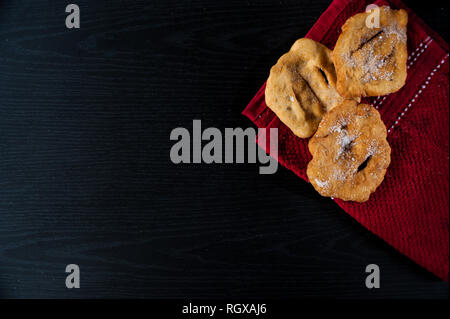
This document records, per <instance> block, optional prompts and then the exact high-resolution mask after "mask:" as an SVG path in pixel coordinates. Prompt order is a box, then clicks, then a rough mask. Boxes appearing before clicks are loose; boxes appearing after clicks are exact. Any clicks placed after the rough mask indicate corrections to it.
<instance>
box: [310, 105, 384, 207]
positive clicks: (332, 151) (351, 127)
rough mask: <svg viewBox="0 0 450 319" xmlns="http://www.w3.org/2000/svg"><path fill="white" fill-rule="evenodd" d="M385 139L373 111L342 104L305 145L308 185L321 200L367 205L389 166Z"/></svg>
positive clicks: (381, 126) (377, 114)
mask: <svg viewBox="0 0 450 319" xmlns="http://www.w3.org/2000/svg"><path fill="white" fill-rule="evenodd" d="M386 135H387V133H386V127H385V126H384V124H383V122H382V120H381V118H380V114H379V113H378V111H377V110H376V109H375V108H373V107H372V106H370V105H367V104H358V103H357V102H356V101H352V100H345V101H344V102H343V103H342V104H341V105H339V106H337V107H335V108H333V109H332V110H331V111H329V112H328V113H327V114H326V115H325V116H324V117H323V119H322V122H321V123H320V125H319V128H318V130H317V132H316V134H314V136H313V137H312V138H311V139H310V141H309V144H308V147H309V151H310V152H311V155H312V160H311V161H310V162H309V164H308V168H307V171H306V173H307V175H308V178H309V180H310V182H311V184H312V185H313V186H314V188H315V189H316V190H317V191H318V192H319V193H320V194H321V195H322V196H328V197H334V198H340V199H342V200H345V201H356V202H365V201H367V200H368V199H369V196H370V194H371V193H373V192H374V191H375V189H376V188H377V187H378V186H379V185H380V184H381V182H382V181H383V178H384V175H385V173H386V169H387V167H388V166H389V164H390V162H391V148H390V147H389V144H388V142H387V140H386Z"/></svg>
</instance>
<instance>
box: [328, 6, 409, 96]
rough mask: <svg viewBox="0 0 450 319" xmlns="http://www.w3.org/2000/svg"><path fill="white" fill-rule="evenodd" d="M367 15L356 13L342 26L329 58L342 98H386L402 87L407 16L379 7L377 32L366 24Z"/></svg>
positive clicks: (405, 56)
mask: <svg viewBox="0 0 450 319" xmlns="http://www.w3.org/2000/svg"><path fill="white" fill-rule="evenodd" d="M370 14H371V13H370V11H369V12H365V13H359V14H357V15H354V16H353V17H351V18H349V19H348V20H347V21H346V22H345V24H344V25H343V26H342V34H341V35H340V36H339V39H338V40H337V42H336V46H335V48H334V51H333V54H332V58H333V62H334V65H335V67H336V74H337V84H336V89H337V91H338V92H339V93H340V94H341V95H342V96H343V97H346V98H351V97H357V96H379V95H386V94H389V93H393V92H396V91H398V90H399V89H400V88H401V87H403V85H404V84H405V80H406V60H407V57H408V53H407V48H406V24H407V23H408V14H407V13H406V11H405V10H403V9H402V10H392V9H390V8H389V7H387V6H384V7H381V8H379V17H380V19H379V22H380V23H379V27H378V28H376V27H371V26H372V24H370V23H369V24H368V22H366V20H367V21H369V22H370V18H371V17H369V15H370ZM368 18H369V19H368ZM367 24H368V25H369V27H368V25H367Z"/></svg>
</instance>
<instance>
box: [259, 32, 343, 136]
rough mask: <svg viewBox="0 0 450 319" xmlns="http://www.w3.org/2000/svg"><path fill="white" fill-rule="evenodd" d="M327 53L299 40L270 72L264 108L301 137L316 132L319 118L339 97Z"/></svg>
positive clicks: (320, 46) (329, 52)
mask: <svg viewBox="0 0 450 319" xmlns="http://www.w3.org/2000/svg"><path fill="white" fill-rule="evenodd" d="M335 85H336V73H335V70H334V66H333V63H332V61H331V51H330V50H329V49H328V48H326V47H325V46H323V45H321V44H320V43H318V42H315V41H313V40H310V39H306V38H303V39H299V40H297V41H296V42H295V43H294V45H293V46H292V48H291V50H290V51H289V52H288V53H286V54H284V55H283V56H282V57H281V58H280V59H279V60H278V62H277V64H276V65H274V66H273V67H272V69H271V70H270V76H269V79H268V80H267V86H266V91H265V97H266V104H267V106H268V107H269V108H270V109H271V110H272V111H273V112H274V113H275V114H276V115H277V116H278V118H279V119H280V120H281V121H282V122H283V123H284V124H286V126H288V127H289V128H290V129H291V130H292V132H293V133H294V134H295V135H297V136H299V137H302V138H307V137H310V136H312V135H313V134H314V132H315V131H316V130H317V127H318V125H319V123H320V120H321V119H322V117H323V115H324V114H325V113H326V112H327V111H328V110H330V109H332V108H333V107H335V106H336V105H339V104H340V103H341V102H342V101H343V98H342V97H341V96H340V95H339V94H338V93H337V91H336V89H335Z"/></svg>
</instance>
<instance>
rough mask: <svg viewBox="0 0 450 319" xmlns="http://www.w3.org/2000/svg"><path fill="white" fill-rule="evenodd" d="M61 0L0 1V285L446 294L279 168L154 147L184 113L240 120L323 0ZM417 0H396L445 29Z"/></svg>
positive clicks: (166, 143) (136, 293)
mask: <svg viewBox="0 0 450 319" xmlns="http://www.w3.org/2000/svg"><path fill="white" fill-rule="evenodd" d="M68 3H69V2H67V3H64V1H62V2H61V1H56V0H55V1H43V0H40V1H39V0H35V1H17V0H16V1H13V0H2V1H1V2H0V103H1V104H0V183H1V187H0V296H1V297H8V298H14V297H46V298H51V297H69V298H70V297H77V298H78V297H87V298H89V297H119V298H120V297H125V298H128V297H159V298H164V297H182V298H183V297H236V298H239V297H255V298H257V297H266V298H271V297H284V298H287V297H289V298H293V297H294V298H296V297H320V296H321V297H342V298H345V297H355V298H359V297H369V298H391V297H393V298H409V297H419V298H446V297H448V285H447V284H446V283H444V282H442V281H441V280H440V279H438V278H436V277H435V276H433V275H432V274H430V273H428V272H427V271H426V270H424V269H422V268H421V267H419V266H417V265H416V264H414V263H413V262H412V261H410V260H409V259H408V258H406V257H404V256H403V255H401V254H400V253H398V252H397V251H395V250H394V249H393V248H392V247H390V246H389V245H388V244H386V243H385V242H383V241H382V240H381V239H379V238H377V237H376V236H374V235H372V234H371V233H369V231H367V230H366V229H364V228H363V227H362V226H360V225H359V224H358V223H357V222H356V221H354V220H353V219H352V218H351V217H349V216H348V215H347V214H346V213H344V212H343V211H342V210H341V209H339V208H338V207H337V205H336V204H335V203H334V202H333V201H331V200H329V199H325V198H322V197H320V196H319V195H318V194H317V193H316V192H315V191H314V189H313V188H312V187H311V186H310V185H308V184H307V183H305V182H304V181H302V180H300V179H299V178H297V177H296V176H295V175H294V174H293V173H291V172H290V171H287V170H286V169H284V168H281V167H280V169H279V171H278V172H277V173H276V174H275V175H259V174H258V166H257V165H255V164H234V165H227V164H215V165H206V164H191V165H187V164H186V165H175V164H173V163H172V162H171V161H170V158H169V151H170V148H171V146H172V144H173V142H171V141H170V140H169V134H170V132H171V130H172V129H174V128H176V127H178V126H181V127H186V128H188V129H190V128H191V126H192V120H193V119H201V120H202V125H203V126H204V127H209V126H214V127H217V128H220V129H224V128H225V127H244V128H245V127H251V126H252V124H251V123H250V121H248V119H246V118H245V117H244V116H242V115H241V111H242V110H243V108H244V107H245V105H246V104H247V102H248V101H249V100H250V99H251V97H252V96H253V95H254V93H255V92H256V91H257V89H258V88H259V87H260V85H261V84H262V83H263V82H264V81H265V79H266V77H267V75H268V71H269V68H270V67H271V65H273V64H274V63H275V61H276V60H277V58H278V57H279V56H280V55H281V54H283V53H284V52H286V51H287V50H288V49H289V47H290V46H291V44H292V43H293V42H294V40H295V39H297V38H299V37H302V36H304V35H305V34H306V32H307V31H308V30H309V29H310V28H311V26H312V25H313V24H314V22H315V21H316V20H317V18H318V17H319V16H320V14H321V13H322V12H323V11H324V10H325V9H326V8H327V6H328V5H329V1H317V0H308V1H299V0H292V1H291V0H289V1H288V0H283V1H268V0H267V1H254V0H248V1H237V0H235V1H223V2H222V1H213V0H210V1H206V0H205V1H200V0H199V1H194V0H192V1H181V0H170V1H167V0H159V1H141V0H139V1H138V0H133V1H131V0H130V1H123V0H108V1H87V0H78V1H76V2H75V3H77V4H78V5H79V7H80V9H81V28H80V29H70V30H69V29H67V28H66V27H65V18H66V13H65V6H66V5H67V4H68ZM431 3H432V2H429V1H427V2H423V3H422V4H421V5H413V4H411V6H412V7H413V9H414V10H415V11H416V12H418V13H419V14H420V15H421V16H422V17H423V18H424V19H425V20H426V22H427V23H429V24H430V25H431V26H432V27H433V28H434V29H435V30H437V31H438V32H439V33H440V34H441V35H443V36H444V37H445V38H446V39H447V38H448V29H447V21H448V9H447V8H443V7H440V4H438V5H437V6H431ZM370 263H375V264H378V265H379V266H380V267H381V285H382V286H381V288H380V289H377V290H368V289H367V288H366V287H365V284H364V280H365V277H366V274H365V272H364V270H365V266H366V265H367V264H370ZM67 264H77V265H79V266H80V269H81V288H80V289H71V290H69V289H67V288H66V287H65V278H66V273H65V267H66V265H67Z"/></svg>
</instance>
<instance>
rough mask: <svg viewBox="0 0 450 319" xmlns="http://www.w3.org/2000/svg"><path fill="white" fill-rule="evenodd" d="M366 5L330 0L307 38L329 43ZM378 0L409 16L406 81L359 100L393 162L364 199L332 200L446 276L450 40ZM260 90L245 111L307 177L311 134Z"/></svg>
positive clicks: (285, 161)
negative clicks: (294, 128)
mask: <svg viewBox="0 0 450 319" xmlns="http://www.w3.org/2000/svg"><path fill="white" fill-rule="evenodd" d="M370 3H371V2H369V1H351V0H335V1H333V3H332V4H331V5H330V7H329V8H328V9H327V10H326V11H325V12H324V13H323V14H322V16H321V17H320V18H319V20H318V21H317V22H316V24H315V25H314V26H313V28H312V29H311V30H310V31H309V33H308V34H307V35H306V37H308V38H311V39H313V40H316V41H319V42H320V43H322V44H324V45H326V46H328V47H329V48H330V49H332V48H333V47H334V44H335V43H336V40H337V38H338V36H339V34H340V32H341V26H342V25H343V24H344V22H345V21H346V20H347V18H349V17H351V16H353V15H354V14H356V13H359V12H364V11H365V8H366V6H367V5H368V4H370ZM375 4H377V5H380V6H381V5H389V6H390V7H391V8H393V9H400V8H403V9H405V10H406V11H407V12H408V15H409V22H408V55H409V58H408V78H407V80H406V85H405V86H404V87H403V88H402V89H401V90H400V91H398V92H396V93H393V94H390V95H387V96H383V97H374V98H365V99H363V101H362V102H364V103H368V104H371V105H373V106H374V107H376V108H377V109H378V110H379V112H380V114H381V117H382V119H383V121H384V123H385V125H386V127H387V128H388V141H389V144H390V145H391V148H392V162H391V165H390V166H389V168H388V171H387V173H386V176H385V179H384V181H383V183H382V184H381V185H380V187H379V188H378V189H377V190H376V192H375V193H373V194H372V195H371V197H370V199H369V201H367V202H365V203H362V204H360V203H355V202H344V201H341V200H335V201H336V203H337V204H338V205H339V206H340V207H342V208H343V209H344V210H345V211H346V212H347V213H348V214H350V215H351V216H353V217H354V218H355V219H356V220H357V221H358V222H359V223H361V224H362V225H363V226H364V227H366V228H367V229H369V230H370V231H371V232H373V233H374V234H376V235H377V236H379V237H381V238H382V239H384V240H385V241H386V242H388V243H389V244H390V245H392V246H393V247H395V248H396V249H397V250H398V251H400V252H401V253H403V254H405V255H406V256H408V257H409V258H411V259H412V260H414V261H415V262H416V263H418V264H419V265H421V266H423V267H425V268H426V269H428V270H429V271H431V272H432V273H434V274H436V275H437V276H439V277H440V278H442V279H444V280H446V281H448V270H449V231H448V230H449V95H448V94H449V77H448V74H449V72H448V71H449V55H448V44H447V43H446V42H445V41H444V40H443V39H442V38H441V37H440V36H439V35H437V34H436V33H435V32H434V31H433V30H431V29H430V28H429V27H428V26H427V25H426V24H425V23H424V22H423V21H422V20H421V19H420V18H419V17H418V16H417V15H416V14H414V13H413V12H412V11H411V10H410V9H409V8H407V7H406V6H405V5H404V4H403V3H402V2H401V1H399V0H391V1H389V2H386V1H377V2H375ZM301 36H302V35H299V37H301ZM274 63H275V60H274ZM267 68H268V70H269V66H268V67H267ZM264 89H265V85H263V87H262V88H261V89H260V90H259V92H258V93H257V94H256V96H255V97H254V98H253V99H252V101H251V102H250V104H249V105H248V106H247V108H246V109H245V110H244V111H243V114H244V115H246V116H247V117H248V118H249V119H250V120H252V121H253V122H254V123H255V124H256V125H257V126H258V127H260V128H278V135H279V137H278V139H279V141H278V146H279V151H278V158H277V160H278V161H279V162H280V163H281V164H282V165H283V166H285V167H287V168H288V169H290V170H292V171H293V172H294V173H296V174H297V175H298V176H300V177H301V178H303V179H304V180H306V181H308V178H307V176H306V166H307V164H308V162H309V161H310V159H311V155H310V153H309V151H308V145H307V143H308V140H307V139H301V138H298V137H296V136H295V135H294V134H293V133H292V132H291V131H290V130H289V129H288V128H287V127H286V126H285V125H284V124H283V123H282V122H281V121H280V120H279V119H278V118H277V117H276V115H275V114H274V113H273V112H272V111H271V110H270V109H269V108H268V107H267V106H266V103H265V100H264ZM261 146H262V147H263V148H264V149H266V151H267V148H266V147H265V145H261Z"/></svg>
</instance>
